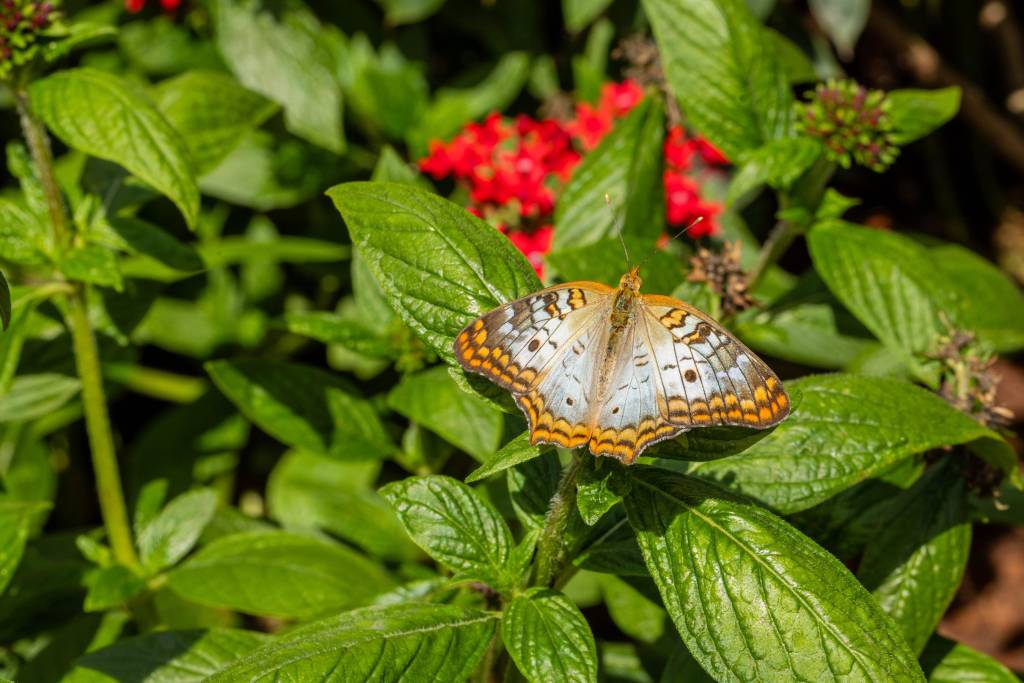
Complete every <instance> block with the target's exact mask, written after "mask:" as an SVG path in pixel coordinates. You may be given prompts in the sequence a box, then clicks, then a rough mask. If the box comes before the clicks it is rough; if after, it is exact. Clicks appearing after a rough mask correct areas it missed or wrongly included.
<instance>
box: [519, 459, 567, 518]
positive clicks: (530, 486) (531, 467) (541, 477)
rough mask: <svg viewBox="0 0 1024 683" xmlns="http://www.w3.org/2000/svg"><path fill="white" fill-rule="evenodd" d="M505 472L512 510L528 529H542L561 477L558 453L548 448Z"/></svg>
mask: <svg viewBox="0 0 1024 683" xmlns="http://www.w3.org/2000/svg"><path fill="white" fill-rule="evenodd" d="M506 472H507V474H506V480H507V482H508V495H509V498H510V499H511V501H512V510H513V511H514V512H515V513H516V517H517V518H518V519H519V521H520V522H521V523H522V524H523V526H524V527H526V529H527V530H531V531H539V530H540V529H541V528H542V527H543V526H544V519H545V517H546V515H547V512H548V507H549V506H550V504H551V498H552V496H554V495H555V492H556V491H557V490H558V482H559V480H560V479H561V478H562V463H561V462H559V459H558V453H557V452H556V451H555V449H553V448H545V449H543V451H542V452H541V456H540V457H539V458H532V459H529V460H526V461H524V462H521V463H519V464H518V465H516V466H515V467H511V468H509V469H508V470H506Z"/></svg>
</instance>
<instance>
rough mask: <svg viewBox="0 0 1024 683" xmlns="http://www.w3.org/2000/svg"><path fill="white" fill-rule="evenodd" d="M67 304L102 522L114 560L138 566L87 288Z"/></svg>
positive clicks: (81, 287)
mask: <svg viewBox="0 0 1024 683" xmlns="http://www.w3.org/2000/svg"><path fill="white" fill-rule="evenodd" d="M67 304H68V325H69V327H70V328H71V339H72V342H73V344H74V348H75V364H76V365H77V367H78V377H79V379H80V380H81V381H82V407H83V409H84V412H85V427H86V431H88V433H89V449H90V451H91V452H92V467H93V471H94V473H95V475H96V493H97V495H98V496H99V499H100V511H101V512H102V513H103V524H104V525H105V526H106V528H107V536H108V537H109V538H110V548H111V550H112V551H113V553H114V559H115V560H116V561H117V562H118V563H120V564H123V565H126V566H128V567H137V566H138V564H139V560H138V557H137V556H136V554H135V544H134V542H133V541H132V531H131V525H130V524H129V522H128V508H127V506H126V505H125V502H124V493H123V492H122V491H123V489H122V488H121V474H120V472H119V471H118V468H117V455H116V454H115V452H114V436H113V433H112V432H111V429H110V415H109V414H108V413H107V399H106V397H105V396H104V394H103V375H102V374H101V372H100V356H99V352H98V351H97V348H96V337H95V336H93V333H92V327H91V326H90V325H89V309H88V306H87V303H86V290H85V287H84V286H80V287H79V288H78V290H77V291H76V292H75V293H74V294H72V295H71V296H69V297H68V301H67Z"/></svg>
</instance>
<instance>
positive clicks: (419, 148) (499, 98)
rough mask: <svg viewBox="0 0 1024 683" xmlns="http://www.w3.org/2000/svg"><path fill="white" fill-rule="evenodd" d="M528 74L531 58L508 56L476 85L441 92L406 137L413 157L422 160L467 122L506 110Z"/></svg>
mask: <svg viewBox="0 0 1024 683" xmlns="http://www.w3.org/2000/svg"><path fill="white" fill-rule="evenodd" d="M529 74H530V57H529V56H528V55H527V54H526V53H524V52H507V53H505V54H504V55H502V57H501V59H500V60H499V61H498V63H497V64H495V66H494V68H493V69H492V70H491V72H490V73H489V74H488V75H487V77H486V78H484V79H483V80H482V81H481V82H479V83H477V84H476V85H474V86H472V87H469V88H442V89H441V90H439V91H438V92H437V94H436V95H435V96H434V101H433V103H432V104H431V105H430V108H429V109H427V111H426V112H424V114H423V118H422V119H421V121H420V122H419V124H418V125H417V126H416V127H414V128H412V129H411V130H410V131H409V133H408V134H407V135H406V142H407V143H408V147H409V155H410V157H411V158H413V159H416V158H419V157H421V156H423V155H424V154H426V153H427V145H428V143H429V142H430V141H431V140H447V139H448V138H450V137H451V136H452V135H454V134H455V133H457V132H459V129H460V128H462V126H463V125H464V124H465V123H467V122H469V121H473V120H474V119H479V118H482V117H483V116H486V115H487V114H489V113H491V112H494V111H503V110H504V109H506V108H507V107H508V106H509V105H510V104H511V103H512V101H513V100H514V99H515V98H516V96H517V95H518V94H519V91H520V90H522V89H523V85H525V83H526V79H527V78H528V76H529Z"/></svg>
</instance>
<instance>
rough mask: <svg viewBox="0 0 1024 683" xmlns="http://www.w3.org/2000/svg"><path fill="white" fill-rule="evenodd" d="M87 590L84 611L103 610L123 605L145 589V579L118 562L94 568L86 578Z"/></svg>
mask: <svg viewBox="0 0 1024 683" xmlns="http://www.w3.org/2000/svg"><path fill="white" fill-rule="evenodd" d="M86 583H87V584H88V586H89V592H88V593H86V594H85V603H84V604H83V606H82V609H84V610H85V611H86V612H103V611H106V610H108V609H114V608H116V607H121V606H123V605H125V604H126V603H127V602H128V601H129V600H131V599H132V598H134V597H135V596H137V595H139V594H140V593H142V592H143V591H145V590H146V580H145V579H144V578H143V577H141V576H139V575H138V574H136V573H135V572H133V571H132V570H130V569H128V568H127V567H124V566H122V565H119V564H113V565H110V566H109V567H103V568H101V569H96V570H95V571H94V572H92V573H91V575H90V576H89V577H88V578H87V579H86Z"/></svg>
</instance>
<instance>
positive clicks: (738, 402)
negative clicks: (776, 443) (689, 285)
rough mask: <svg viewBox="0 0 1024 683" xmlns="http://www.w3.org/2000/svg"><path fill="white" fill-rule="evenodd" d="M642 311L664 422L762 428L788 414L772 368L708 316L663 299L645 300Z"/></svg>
mask: <svg viewBox="0 0 1024 683" xmlns="http://www.w3.org/2000/svg"><path fill="white" fill-rule="evenodd" d="M641 308H642V309H643V311H644V315H642V316H640V317H641V318H642V319H643V321H644V323H645V324H646V329H647V331H648V334H649V337H650V345H651V352H652V354H653V356H654V362H655V363H656V365H657V368H658V370H657V374H658V382H659V396H660V398H659V403H660V410H661V414H662V415H663V417H664V418H665V419H666V420H667V421H668V422H669V423H671V424H673V425H679V426H682V427H684V428H690V427H704V426H711V425H738V426H743V427H754V428H757V429H765V428H768V427H771V426H773V425H775V424H778V423H779V422H781V421H782V420H783V419H785V417H786V416H787V415H788V414H789V397H788V396H787V395H786V391H785V389H783V387H782V382H780V381H779V378H778V377H776V375H775V373H774V372H772V370H771V368H769V367H768V366H767V365H766V364H765V363H764V361H762V360H761V359H760V358H758V357H757V355H755V354H754V352H753V351H751V350H750V349H748V348H747V347H746V346H744V345H743V343H742V342H740V341H739V340H738V339H736V338H735V337H733V336H732V335H731V334H729V332H727V331H726V330H725V329H724V328H723V327H722V326H721V325H719V324H718V323H717V322H715V321H714V320H713V319H712V318H711V317H710V316H708V315H707V314H705V313H703V312H701V311H699V310H697V309H696V308H693V307H692V306H690V305H688V304H685V303H683V302H682V301H678V300H676V299H672V298H670V297H666V296H656V295H645V296H643V297H642V306H641Z"/></svg>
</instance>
